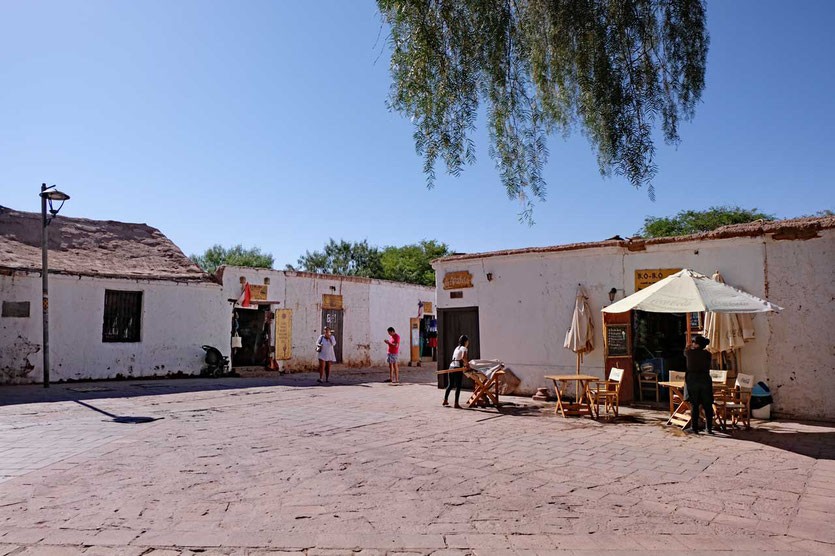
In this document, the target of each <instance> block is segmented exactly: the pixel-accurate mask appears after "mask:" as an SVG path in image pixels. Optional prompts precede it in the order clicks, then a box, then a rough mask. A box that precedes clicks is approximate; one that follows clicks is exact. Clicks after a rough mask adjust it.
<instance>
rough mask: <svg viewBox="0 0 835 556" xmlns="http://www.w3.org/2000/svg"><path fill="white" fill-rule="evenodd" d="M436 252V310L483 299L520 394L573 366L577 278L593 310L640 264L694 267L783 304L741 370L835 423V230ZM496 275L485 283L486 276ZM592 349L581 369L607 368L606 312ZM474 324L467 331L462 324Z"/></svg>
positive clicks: (629, 288) (758, 329) (622, 288)
mask: <svg viewBox="0 0 835 556" xmlns="http://www.w3.org/2000/svg"><path fill="white" fill-rule="evenodd" d="M485 255H486V256H480V257H477V258H465V259H460V260H454V259H453V260H444V259H441V260H440V261H436V262H435V264H434V266H435V269H436V271H437V291H438V309H439V310H441V309H445V308H453V307H478V309H479V329H480V343H481V357H482V358H498V359H501V360H502V361H504V362H505V364H506V365H507V366H508V367H509V368H510V369H511V370H512V371H513V372H514V373H515V374H516V375H517V376H518V377H519V378H520V379H521V380H522V383H521V385H520V389H519V391H520V393H523V394H531V393H533V392H534V391H535V389H536V388H538V387H548V386H551V385H550V384H549V383H548V382H547V381H546V380H545V378H544V375H546V374H554V373H566V372H569V373H573V372H574V370H575V368H576V356H575V354H574V353H573V352H571V351H570V350H568V349H566V348H564V347H563V340H564V338H565V333H566V330H567V329H568V328H569V325H570V322H571V314H572V310H573V306H574V297H575V293H576V289H577V284H578V283H581V284H582V285H583V286H584V287H585V288H586V291H587V293H588V294H589V297H590V305H591V309H592V312H593V313H594V314H601V313H600V310H601V308H602V307H603V306H604V305H607V304H609V296H608V292H609V290H610V289H612V288H616V289H617V290H618V293H617V296H616V299H621V298H623V297H624V296H625V295H629V294H632V293H634V292H635V283H634V276H635V271H636V270H641V269H663V268H690V269H693V270H695V271H697V272H700V273H702V274H706V275H711V274H713V272H714V271H716V270H719V271H720V272H721V273H722V275H723V276H724V278H725V280H726V282H727V283H729V284H731V285H733V286H736V287H738V288H741V289H743V290H745V291H748V292H750V293H752V294H754V295H757V296H760V297H764V298H767V299H769V300H770V301H773V302H775V303H777V304H778V305H780V306H782V307H784V308H785V310H784V311H783V312H782V313H780V314H768V315H757V316H756V317H755V318H754V327H755V334H756V340H754V341H753V342H751V343H748V344H746V345H745V347H744V348H742V351H741V355H742V372H746V373H751V374H754V375H755V377H756V380H758V381H759V380H764V381H766V382H767V383H768V384H769V386H770V388H771V389H772V392H773V394H774V400H775V403H774V408H773V411H774V412H775V413H777V414H782V415H791V416H795V417H803V418H810V419H825V420H835V341H833V332H835V229H832V228H828V229H822V230H820V231H819V234H818V237H815V238H811V239H804V240H800V239H796V240H775V239H773V236H770V235H768V234H765V235H761V236H759V237H732V238H728V239H706V240H693V241H680V242H670V243H660V244H651V243H648V244H647V245H646V248H645V250H639V251H630V250H629V249H627V248H626V247H622V246H589V247H585V248H577V249H571V250H569V249H566V250H554V251H552V252H528V253H516V254H514V253H511V254H485ZM453 271H469V272H470V273H471V274H472V276H473V287H472V288H466V289H463V290H457V291H461V292H463V297H462V298H460V299H452V298H451V297H450V291H446V290H444V289H443V278H444V275H445V274H446V273H447V272H453ZM488 273H490V274H492V280H490V281H488V279H487V274H488ZM594 324H595V330H594V346H595V347H594V351H593V352H592V353H590V354H588V355H586V357H585V359H584V361H583V364H582V371H581V372H583V373H585V374H592V375H596V376H600V377H602V376H603V374H604V368H603V366H604V357H603V330H602V329H603V325H602V317H600V318H598V319H596V321H595V323H594ZM462 333H466V331H462Z"/></svg>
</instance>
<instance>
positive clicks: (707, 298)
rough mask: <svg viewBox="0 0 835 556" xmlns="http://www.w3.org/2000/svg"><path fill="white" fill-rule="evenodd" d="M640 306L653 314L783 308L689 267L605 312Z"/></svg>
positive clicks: (778, 310) (621, 301) (778, 309)
mask: <svg viewBox="0 0 835 556" xmlns="http://www.w3.org/2000/svg"><path fill="white" fill-rule="evenodd" d="M632 309H639V310H641V311H647V312H650V313H700V312H702V311H710V312H712V313H767V312H771V311H773V312H780V311H782V310H783V309H782V307H779V306H778V305H775V304H773V303H770V302H768V301H766V300H764V299H760V298H759V297H757V296H755V295H751V294H750V293H747V292H744V291H742V290H738V289H736V288H733V287H731V286H729V285H727V284H723V283H722V282H716V281H715V280H711V279H710V278H708V277H707V276H705V275H703V274H699V273H698V272H694V271H692V270H690V269H687V268H685V269H684V270H681V271H679V272H676V273H675V274H673V275H671V276H667V277H666V278H664V279H663V280H661V281H659V282H656V283H655V284H653V285H651V286H649V287H647V288H644V289H643V290H641V291H638V292H635V293H633V294H632V295H630V296H628V297H624V298H623V299H621V300H620V301H618V302H617V303H613V304H611V305H609V306H608V307H604V308H603V312H604V313H625V312H627V311H631V310H632Z"/></svg>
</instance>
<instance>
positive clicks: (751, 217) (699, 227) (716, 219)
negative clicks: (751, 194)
mask: <svg viewBox="0 0 835 556" xmlns="http://www.w3.org/2000/svg"><path fill="white" fill-rule="evenodd" d="M774 218H775V217H774V215H773V214H765V213H763V212H759V211H758V210H757V209H755V208H753V209H750V210H748V209H743V208H740V207H732V206H721V207H710V208H709V209H707V210H683V211H681V212H679V213H678V214H676V215H675V216H666V217H661V218H657V217H655V216H647V217H646V218H645V219H644V227H643V228H641V230H640V231H639V232H638V235H639V236H642V237H669V236H683V235H687V234H698V233H700V232H709V231H711V230H715V229H716V228H719V227H720V226H727V225H728V224H744V223H746V222H753V221H755V220H774Z"/></svg>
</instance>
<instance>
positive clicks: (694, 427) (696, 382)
mask: <svg viewBox="0 0 835 556" xmlns="http://www.w3.org/2000/svg"><path fill="white" fill-rule="evenodd" d="M709 343H710V340H708V339H707V338H705V337H704V336H693V337H692V338H691V339H690V345H689V346H687V349H685V350H684V357H686V358H687V372H686V373H684V400H685V401H687V402H690V431H691V432H693V434H699V430H700V429H701V427H700V426H699V413H700V411H699V409H700V408H701V409H703V410H704V412H705V425H706V428H707V433H708V434H713V382H712V381H711V380H710V361H711V357H710V352H709V351H707V350H706V349H705V348H706V347H707V346H708V344H709ZM685 430H686V429H685Z"/></svg>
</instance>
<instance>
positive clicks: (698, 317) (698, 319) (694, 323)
mask: <svg viewBox="0 0 835 556" xmlns="http://www.w3.org/2000/svg"><path fill="white" fill-rule="evenodd" d="M687 315H688V316H689V317H690V329H691V330H701V329H702V314H701V313H688V314H687Z"/></svg>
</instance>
